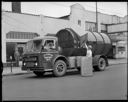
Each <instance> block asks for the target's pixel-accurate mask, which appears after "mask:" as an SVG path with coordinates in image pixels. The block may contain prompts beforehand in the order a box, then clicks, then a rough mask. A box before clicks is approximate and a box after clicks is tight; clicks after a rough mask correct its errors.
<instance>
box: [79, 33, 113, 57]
mask: <svg viewBox="0 0 128 102" xmlns="http://www.w3.org/2000/svg"><path fill="white" fill-rule="evenodd" d="M85 36H87V41H85V42H86V44H87V45H92V53H93V55H101V54H103V55H107V54H108V52H109V51H110V49H111V47H112V43H111V39H110V38H109V36H108V35H106V34H104V33H97V32H90V31H86V33H85V35H83V36H81V39H83V38H85Z"/></svg>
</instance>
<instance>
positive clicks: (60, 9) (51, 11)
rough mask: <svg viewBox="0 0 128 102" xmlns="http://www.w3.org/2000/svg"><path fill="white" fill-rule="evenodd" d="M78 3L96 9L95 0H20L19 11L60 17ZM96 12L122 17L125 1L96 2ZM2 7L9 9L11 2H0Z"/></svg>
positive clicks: (91, 9)
mask: <svg viewBox="0 0 128 102" xmlns="http://www.w3.org/2000/svg"><path fill="white" fill-rule="evenodd" d="M75 3H79V4H81V5H82V6H83V7H84V8H85V9H86V10H89V11H96V6H95V2H21V12H23V13H31V14H43V15H45V16H51V17H60V16H64V15H68V14H70V6H71V5H73V4H75ZM97 5H98V12H101V13H105V14H110V15H117V16H120V17H124V16H125V15H127V2H98V3H97ZM2 9H4V10H7V11H11V10H12V9H11V2H2Z"/></svg>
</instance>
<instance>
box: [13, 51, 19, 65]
mask: <svg viewBox="0 0 128 102" xmlns="http://www.w3.org/2000/svg"><path fill="white" fill-rule="evenodd" d="M14 56H15V60H16V66H17V67H18V66H19V59H20V58H19V57H20V54H19V51H18V49H16V50H15V53H14Z"/></svg>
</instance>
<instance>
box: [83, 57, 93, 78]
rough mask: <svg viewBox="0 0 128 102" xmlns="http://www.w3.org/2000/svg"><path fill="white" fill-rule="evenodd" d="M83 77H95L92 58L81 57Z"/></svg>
mask: <svg viewBox="0 0 128 102" xmlns="http://www.w3.org/2000/svg"><path fill="white" fill-rule="evenodd" d="M81 75H82V76H93V66H92V57H87V56H85V57H81Z"/></svg>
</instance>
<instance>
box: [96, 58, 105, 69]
mask: <svg viewBox="0 0 128 102" xmlns="http://www.w3.org/2000/svg"><path fill="white" fill-rule="evenodd" d="M105 68H106V60H105V59H104V58H103V57H101V58H99V60H98V65H97V66H96V67H95V70H96V71H104V70H105Z"/></svg>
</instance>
